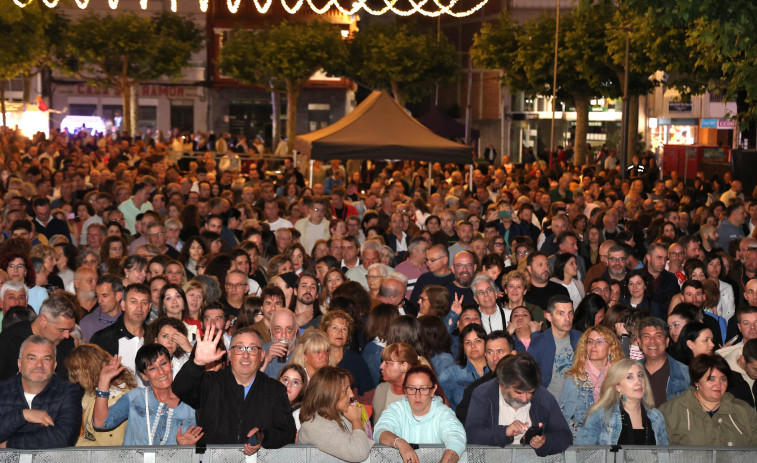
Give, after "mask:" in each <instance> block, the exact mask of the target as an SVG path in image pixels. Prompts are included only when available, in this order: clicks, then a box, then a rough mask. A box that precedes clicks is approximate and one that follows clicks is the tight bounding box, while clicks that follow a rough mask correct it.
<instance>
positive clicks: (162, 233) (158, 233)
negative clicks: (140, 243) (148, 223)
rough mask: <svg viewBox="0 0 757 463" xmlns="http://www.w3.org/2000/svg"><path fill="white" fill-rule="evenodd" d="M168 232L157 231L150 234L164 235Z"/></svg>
mask: <svg viewBox="0 0 757 463" xmlns="http://www.w3.org/2000/svg"><path fill="white" fill-rule="evenodd" d="M165 234H166V232H156V233H150V236H164V235H165Z"/></svg>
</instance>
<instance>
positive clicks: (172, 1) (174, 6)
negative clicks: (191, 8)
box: [171, 0, 177, 13]
mask: <svg viewBox="0 0 757 463" xmlns="http://www.w3.org/2000/svg"><path fill="white" fill-rule="evenodd" d="M176 10H177V8H176V0H171V11H173V12H174V13H176Z"/></svg>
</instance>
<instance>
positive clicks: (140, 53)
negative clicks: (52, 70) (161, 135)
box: [59, 12, 204, 134]
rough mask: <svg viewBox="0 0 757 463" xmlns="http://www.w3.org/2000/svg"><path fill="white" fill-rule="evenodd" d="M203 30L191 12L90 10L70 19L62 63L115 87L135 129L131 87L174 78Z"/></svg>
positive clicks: (127, 125) (129, 127)
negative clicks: (190, 16) (142, 13)
mask: <svg viewBox="0 0 757 463" xmlns="http://www.w3.org/2000/svg"><path fill="white" fill-rule="evenodd" d="M203 36H204V33H203V31H202V30H201V29H200V28H199V27H197V26H196V25H195V23H194V22H193V21H192V20H191V19H188V18H185V17H183V16H180V15H177V14H175V13H170V12H161V13H158V14H156V15H154V16H153V17H152V18H148V17H143V16H138V15H136V14H113V15H105V16H99V15H96V14H87V15H85V16H82V17H81V18H80V19H79V20H78V21H76V22H74V23H73V24H71V26H70V28H69V29H68V30H67V34H66V40H67V43H66V52H65V54H64V56H62V57H61V60H60V63H59V64H60V65H61V66H62V67H63V68H64V69H65V70H67V71H68V72H70V73H72V74H74V75H75V76H77V77H79V78H81V79H85V80H86V81H87V82H88V83H89V84H91V85H96V86H98V87H100V88H111V89H116V90H118V91H119V92H120V93H121V98H122V101H123V117H124V119H123V121H124V122H123V127H122V128H123V130H124V132H126V133H128V134H132V133H133V132H134V129H135V124H134V121H133V120H132V117H131V114H132V91H133V89H134V87H135V86H136V85H138V84H140V83H142V82H147V81H150V80H155V79H158V78H160V77H163V76H167V77H171V78H176V77H179V76H180V75H181V70H182V68H184V67H186V66H187V65H188V64H189V61H190V59H191V57H192V54H193V53H196V52H198V51H200V49H202V45H203V42H204V38H203Z"/></svg>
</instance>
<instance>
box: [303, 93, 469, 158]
mask: <svg viewBox="0 0 757 463" xmlns="http://www.w3.org/2000/svg"><path fill="white" fill-rule="evenodd" d="M294 146H295V149H297V150H298V151H299V152H301V153H302V154H303V155H306V156H307V155H309V156H310V158H311V159H321V160H332V159H409V160H420V161H432V162H436V161H438V162H453V163H456V164H468V163H470V162H471V159H472V148H470V147H468V146H465V145H461V144H459V143H455V142H453V141H450V140H447V139H446V138H442V137H440V136H438V135H436V134H434V133H433V132H431V131H430V130H429V129H428V128H426V127H424V126H423V124H421V123H420V122H418V121H417V120H416V119H414V118H413V117H412V116H410V115H409V114H408V113H407V112H406V111H405V109H404V108H402V107H401V106H400V105H399V104H397V102H396V101H394V99H393V98H392V97H390V96H389V95H388V94H387V93H386V92H380V91H374V92H373V93H371V94H370V95H369V96H368V98H366V99H365V101H363V102H362V103H360V104H359V105H358V106H357V107H356V108H355V109H354V110H353V111H352V112H351V113H349V114H347V115H346V116H344V117H343V118H342V119H340V120H338V121H337V122H335V123H333V124H331V125H329V126H328V127H324V128H322V129H320V130H316V131H315V132H311V133H308V134H304V135H299V136H297V138H296V139H295V142H294Z"/></svg>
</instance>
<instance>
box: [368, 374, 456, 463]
mask: <svg viewBox="0 0 757 463" xmlns="http://www.w3.org/2000/svg"><path fill="white" fill-rule="evenodd" d="M402 390H403V392H404V397H403V398H402V400H400V401H397V402H394V403H392V404H391V405H390V406H389V407H388V408H387V409H386V411H385V412H384V413H383V414H382V415H381V418H380V419H379V420H378V422H377V423H376V427H375V429H374V430H373V435H374V436H376V437H378V441H379V443H381V444H383V445H386V446H387V447H393V448H395V449H397V450H398V451H399V453H400V455H401V456H402V461H403V462H404V463H419V462H420V459H419V457H418V454H417V453H416V452H415V450H413V448H412V446H411V444H442V445H444V447H445V450H444V454H443V456H442V459H441V461H442V462H445V461H457V460H458V459H459V458H460V457H461V456H462V455H463V453H464V452H465V444H466V436H465V429H464V428H463V425H462V423H460V421H459V420H458V419H457V417H456V416H455V414H454V413H453V412H452V410H451V409H450V408H449V407H447V406H446V405H444V403H443V399H442V398H441V397H439V396H438V395H437V390H438V381H437V379H436V375H435V374H434V371H433V370H432V369H431V368H429V367H428V366H425V365H419V366H416V367H413V368H411V369H409V370H408V371H407V375H406V377H405V380H404V381H403V383H402Z"/></svg>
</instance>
